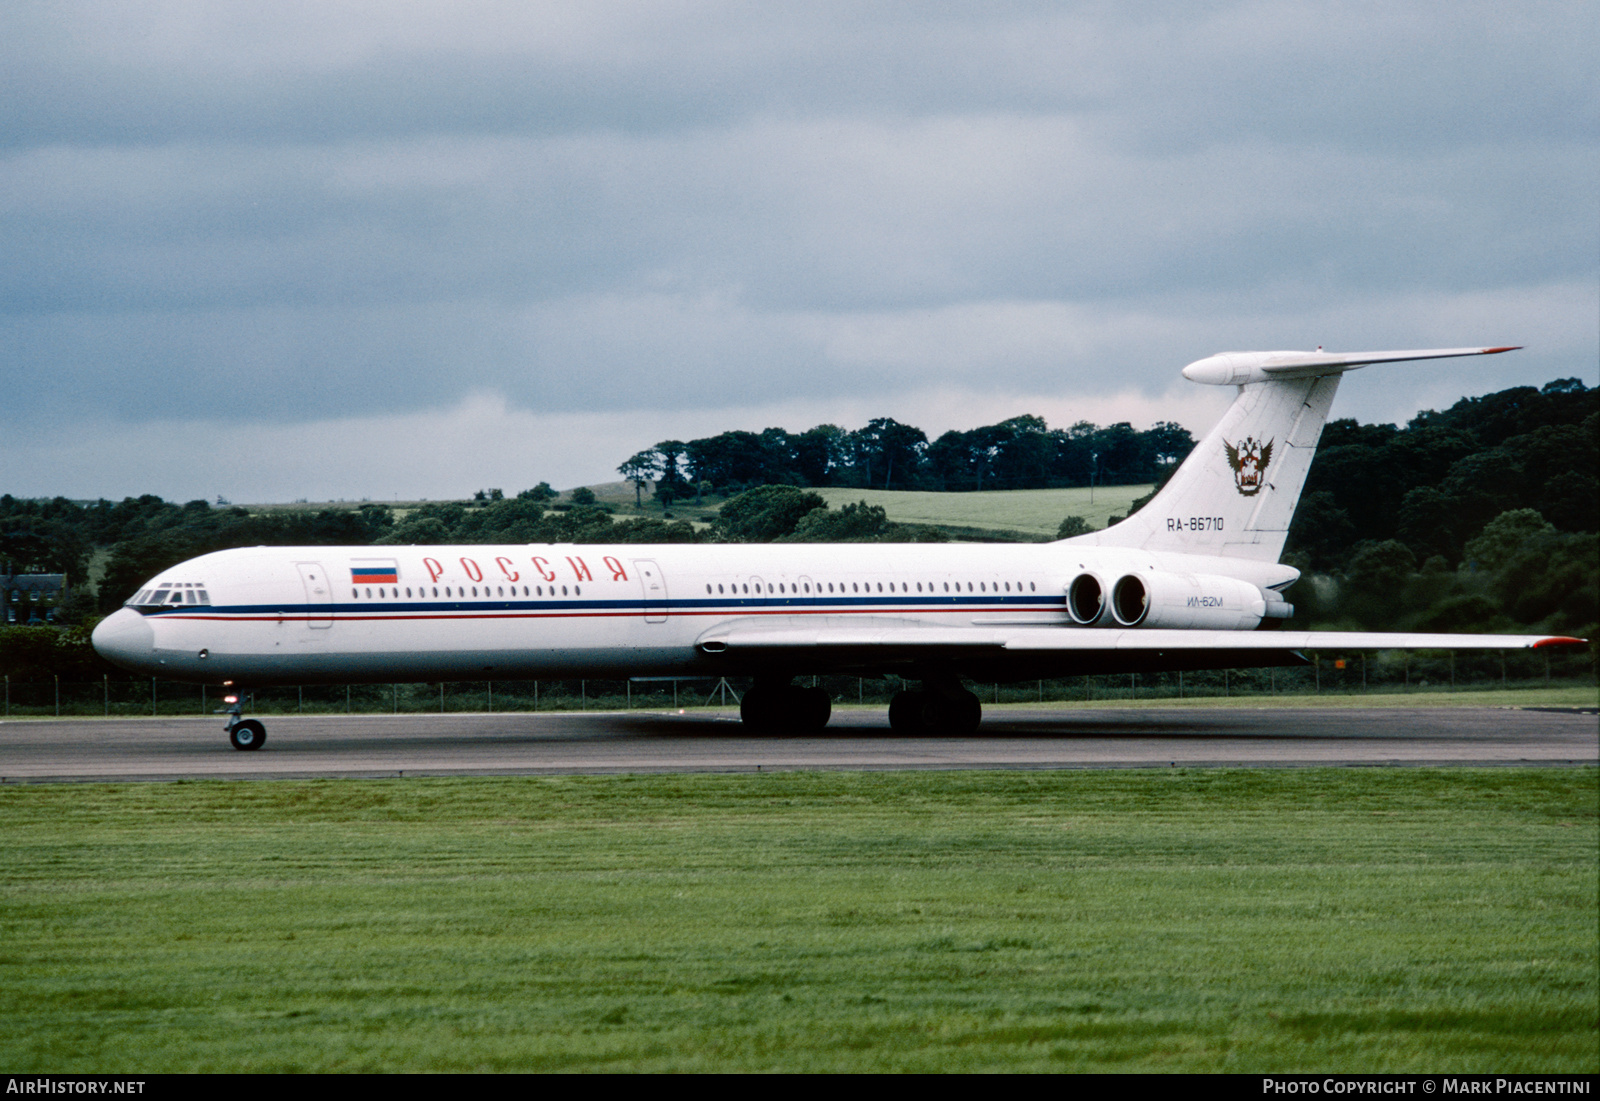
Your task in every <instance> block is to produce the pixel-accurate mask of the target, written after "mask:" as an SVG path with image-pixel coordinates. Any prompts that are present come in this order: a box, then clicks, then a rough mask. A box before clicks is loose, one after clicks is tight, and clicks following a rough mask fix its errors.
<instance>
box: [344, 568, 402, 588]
mask: <svg viewBox="0 0 1600 1101" xmlns="http://www.w3.org/2000/svg"><path fill="white" fill-rule="evenodd" d="M350 581H351V582H352V583H353V584H356V585H397V584H399V582H400V571H399V570H397V569H395V568H394V567H393V566H351V567H350Z"/></svg>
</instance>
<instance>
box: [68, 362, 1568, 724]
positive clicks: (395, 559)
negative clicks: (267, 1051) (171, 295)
mask: <svg viewBox="0 0 1600 1101" xmlns="http://www.w3.org/2000/svg"><path fill="white" fill-rule="evenodd" d="M1512 350H1514V349H1513V348H1509V347H1498V348H1436V349H1429V350H1422V351H1400V352H1359V353H1345V354H1336V353H1328V352H1324V351H1322V349H1321V348H1318V349H1317V351H1315V352H1227V353H1221V354H1218V355H1213V356H1209V357H1207V358H1205V359H1201V360H1197V361H1196V362H1194V363H1191V364H1189V365H1188V366H1187V367H1185V368H1184V370H1183V374H1184V376H1185V377H1186V378H1188V379H1190V380H1191V381H1193V382H1197V383H1202V384H1209V385H1215V386H1235V387H1237V388H1238V393H1237V397H1236V398H1235V399H1234V401H1233V403H1232V405H1231V406H1230V407H1229V408H1228V410H1227V412H1226V413H1225V414H1224V415H1223V417H1222V420H1221V421H1220V422H1219V423H1218V424H1217V426H1216V427H1215V428H1214V429H1213V430H1212V431H1211V433H1210V434H1209V435H1208V436H1206V438H1205V439H1204V440H1202V441H1201V442H1200V443H1199V444H1198V445H1197V446H1196V447H1195V449H1194V451H1193V452H1192V453H1191V454H1190V455H1189V457H1188V458H1187V459H1186V460H1185V461H1184V462H1183V463H1182V464H1181V466H1180V467H1179V468H1178V470H1176V471H1175V472H1174V473H1173V476H1172V478H1171V479H1170V480H1169V481H1168V482H1167V484H1166V485H1165V486H1164V487H1163V488H1162V489H1161V491H1160V492H1159V493H1158V494H1157V495H1156V496H1155V497H1154V499H1152V500H1151V501H1150V502H1149V503H1148V504H1146V505H1145V506H1144V507H1143V508H1142V509H1141V510H1139V511H1138V512H1136V513H1134V514H1133V515H1131V516H1129V517H1128V518H1126V519H1124V520H1122V521H1121V522H1119V523H1117V524H1114V525H1112V526H1110V527H1107V528H1105V529H1104V530H1101V531H1096V532H1091V533H1089V534H1085V535H1080V536H1075V537H1073V538H1069V539H1062V540H1057V541H1055V542H1052V543H1035V544H1008V545H995V544H965V545H963V544H925V543H924V544H882V543H859V544H858V543H851V544H820V543H791V544H768V545H746V544H718V545H705V544H687V545H610V546H596V545H572V544H530V545H520V546H371V547H253V548H241V549H235V550H225V551H217V552H215V553H212V554H206V555H202V556H200V557H198V558H194V559H191V560H189V561H187V562H184V563H182V564H180V565H177V566H174V567H172V568H171V569H168V570H164V571H162V572H161V573H160V574H158V575H157V576H155V577H154V578H152V579H151V580H150V581H149V582H148V583H147V584H146V585H144V586H143V587H142V588H141V589H140V590H139V592H138V593H137V594H135V595H134V596H133V597H131V598H130V599H129V600H128V601H127V603H126V604H125V606H124V607H122V608H121V609H119V610H118V611H116V612H115V613H113V614H112V615H110V616H108V617H107V618H106V619H104V620H102V621H101V622H100V624H99V625H98V626H97V627H96V628H95V630H94V634H93V639H92V641H93V644H94V647H95V649H96V650H97V651H98V652H99V653H100V654H101V655H102V656H103V657H105V658H106V659H107V660H109V661H111V662H113V663H115V664H116V665H119V666H121V667H123V668H125V669H129V670H133V671H135V672H139V673H144V674H148V675H151V676H159V677H163V678H166V679H170V680H177V681H188V682H191V683H205V684H218V683H221V684H223V685H226V686H228V687H229V688H230V689H231V691H232V693H233V694H232V695H230V696H229V697H228V698H229V700H230V701H231V702H232V704H233V706H232V708H231V709H230V710H229V712H228V715H229V719H228V723H227V728H226V729H227V733H228V737H229V740H230V742H231V744H232V745H233V747H234V748H235V749H240V750H257V749H260V748H261V746H262V745H263V744H264V742H265V741H266V728H265V727H264V726H263V725H262V724H261V723H260V722H259V721H257V720H254V719H246V718H244V717H243V714H242V712H243V710H244V701H245V700H246V699H247V698H248V695H247V694H248V691H250V690H256V689H260V688H265V687H269V686H274V685H293V684H312V683H362V682H364V683H382V684H388V683H402V682H414V681H446V680H486V679H494V680H532V679H537V678H580V677H585V678H624V677H654V678H666V677H707V678H716V677H729V676H739V677H748V678H752V680H753V684H752V686H751V687H750V688H749V690H748V691H746V693H745V694H744V697H743V699H742V700H741V701H740V715H741V718H742V720H743V722H744V723H745V724H746V725H747V726H749V727H750V728H752V729H754V730H756V731H759V732H770V733H796V732H805V731H815V730H820V729H821V728H822V727H824V726H825V725H826V724H827V722H828V719H829V715H830V711H831V704H830V700H829V697H828V694H827V693H826V692H825V691H823V690H822V689H820V688H816V687H810V688H808V687H802V686H800V685H796V684H795V683H794V680H795V678H796V677H800V676H804V675H837V674H848V675H873V676H881V675H884V674H887V673H895V674H898V675H899V676H901V677H903V678H905V679H906V680H908V681H912V682H919V683H920V687H917V688H908V689H905V690H903V691H900V692H898V693H896V694H895V696H894V697H893V698H892V700H891V702H890V704H889V716H888V717H889V725H890V727H891V728H892V729H893V730H895V731H897V732H914V731H919V730H921V731H928V732H936V733H944V734H967V733H971V732H973V731H975V730H976V729H977V728H978V725H979V723H980V721H981V719H982V706H981V705H980V703H979V701H978V698H977V696H976V695H974V694H973V693H972V692H970V691H968V690H967V689H966V688H965V687H964V686H963V685H962V681H961V678H962V677H967V678H971V679H974V680H979V681H985V682H988V681H995V682H1001V681H1018V680H1033V679H1036V678H1054V677H1063V676H1074V675H1083V674H1106V673H1153V672H1176V671H1182V670H1195V669H1221V668H1228V669H1241V668H1265V667H1276V666H1299V665H1305V664H1307V663H1308V659H1307V658H1306V657H1305V656H1304V654H1303V653H1302V651H1304V650H1314V649H1339V650H1360V649H1368V650H1392V649H1457V650H1469V649H1473V650H1508V649H1530V648H1531V649H1538V648H1542V647H1551V646H1565V645H1581V644H1583V642H1584V640H1582V639H1570V638H1563V637H1549V636H1539V635H1468V634H1416V633H1377V632H1348V631H1316V632H1313V631H1291V630H1284V629H1283V626H1284V621H1285V620H1287V619H1288V618H1289V617H1290V616H1291V615H1292V614H1293V611H1294V609H1293V606H1292V605H1291V604H1289V603H1288V602H1287V601H1286V600H1285V599H1284V596H1283V593H1284V591H1285V590H1286V589H1288V588H1289V586H1290V585H1292V584H1293V583H1294V582H1295V581H1296V580H1297V579H1298V578H1299V576H1300V573H1299V571H1298V570H1296V569H1294V568H1293V567H1290V566H1285V565H1283V564H1281V563H1280V562H1279V558H1280V557H1281V555H1282V552H1283V545H1284V539H1285V538H1286V537H1287V535H1288V530H1289V522H1290V520H1291V519H1292V517H1293V515H1294V510H1295V505H1296V503H1297V502H1298V500H1299V497H1300V492H1301V488H1302V487H1303V486H1304V484H1305V478H1306V472H1307V470H1308V469H1309V468H1310V466H1311V459H1312V456H1313V454H1314V453H1315V451H1316V446H1317V440H1318V438H1319V437H1320V435H1321V433H1322V426H1323V423H1324V422H1325V421H1326V419H1327V416H1328V410H1329V408H1330V407H1331V405H1332V402H1333V397H1334V393H1335V391H1337V389H1338V387H1339V382H1340V379H1341V378H1342V377H1343V375H1344V373H1345V372H1346V371H1350V370H1354V369H1356V368H1359V367H1365V366H1368V365H1371V364H1378V363H1396V362H1401V361H1409V360H1424V359H1445V358H1450V357H1456V356H1469V355H1494V354H1497V353H1500V352H1507V351H1512Z"/></svg>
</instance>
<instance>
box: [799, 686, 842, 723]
mask: <svg viewBox="0 0 1600 1101" xmlns="http://www.w3.org/2000/svg"><path fill="white" fill-rule="evenodd" d="M792 691H793V692H794V694H795V696H796V700H795V703H796V707H795V709H794V714H795V717H796V718H797V719H798V720H799V722H798V723H797V724H796V729H798V730H801V731H804V732H806V733H815V732H816V731H819V730H821V729H822V728H823V727H825V726H827V725H828V720H829V719H830V718H832V717H833V700H832V698H830V697H829V695H828V690H827V689H826V688H795V689H792Z"/></svg>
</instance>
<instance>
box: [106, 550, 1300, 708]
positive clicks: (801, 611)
mask: <svg viewBox="0 0 1600 1101" xmlns="http://www.w3.org/2000/svg"><path fill="white" fill-rule="evenodd" d="M1086 572H1088V573H1091V574H1094V575H1097V576H1098V577H1100V578H1102V579H1104V581H1105V583H1106V590H1107V591H1108V592H1109V591H1110V585H1111V584H1112V583H1113V582H1115V580H1116V579H1117V578H1118V577H1120V576H1124V575H1127V574H1129V573H1139V574H1144V575H1150V576H1154V575H1158V574H1160V575H1166V576H1183V577H1188V578H1192V579H1198V580H1197V581H1196V590H1195V591H1197V592H1201V593H1202V597H1203V600H1204V601H1205V602H1208V603H1207V604H1206V606H1207V617H1208V618H1207V620H1206V623H1205V625H1206V626H1208V627H1211V628H1213V629H1215V628H1218V627H1222V628H1225V629H1230V630H1248V629H1250V628H1253V627H1255V626H1256V625H1257V624H1258V623H1259V622H1260V609H1259V603H1257V605H1256V606H1255V607H1254V608H1252V607H1249V606H1247V605H1249V604H1250V603H1251V600H1250V599H1249V597H1248V595H1246V597H1245V598H1244V599H1240V598H1239V597H1238V592H1237V590H1239V589H1248V590H1252V591H1258V592H1263V593H1264V592H1265V590H1267V589H1272V588H1276V589H1281V588H1282V587H1283V586H1285V585H1286V584H1288V583H1289V582H1290V581H1292V580H1293V579H1294V578H1295V577H1296V576H1297V573H1296V571H1295V570H1294V569H1292V568H1290V567H1286V566H1281V565H1277V564H1273V563H1263V562H1253V561H1244V560H1239V559H1223V558H1213V557H1202V556H1196V555H1183V554H1173V553H1164V552H1147V551H1139V550H1130V549H1126V548H1106V547H1096V546H1091V545H1085V544H1082V543H1076V542H1073V541H1067V542H1058V543H1049V544H1031V545H1023V546H1019V545H1015V544H998V545H995V544H987V545H985V544H951V545H945V544H881V543H874V544H804V543H798V544H767V545H727V544H721V545H702V544H682V545H676V544H665V545H631V546H630V545H612V546H602V545H594V546H589V545H583V546H578V545H548V544H546V545H520V546H437V547H382V546H378V547H258V548H251V549H240V550H230V551H219V552H217V553H214V554H208V555H204V556H202V557H200V558H196V559H192V560H190V561H188V562H185V563H182V564H181V565H178V566H175V567H173V568H172V569H170V570H167V571H165V572H163V573H162V574H160V575H159V576H157V577H156V578H154V579H152V580H151V581H150V582H149V583H148V584H147V585H146V586H145V588H144V589H142V590H141V592H140V594H139V595H138V596H136V597H135V598H134V599H133V600H132V601H130V602H129V606H128V607H125V608H123V609H122V610H120V611H118V612H117V613H116V614H115V615H113V616H111V617H108V618H107V619H106V620H104V621H103V622H102V623H101V625H100V627H99V628H98V629H97V630H96V632H95V645H96V648H97V649H99V650H100V652H101V653H102V654H104V655H105V656H106V657H108V658H109V659H111V660H112V661H115V662H116V663H117V664H119V665H122V666H124V667H126V668H130V669H134V670H137V671H140V672H144V673H148V674H150V675H154V676H160V677H163V678H168V679H173V680H187V681H198V682H209V683H221V682H233V683H238V684H243V685H255V686H265V685H270V684H294V683H314V682H346V681H355V682H360V681H376V682H389V681H395V682H404V681H431V680H466V679H475V680H483V679H508V680H510V679H532V678H537V677H582V676H589V677H624V676H640V677H643V676H700V675H712V676H716V675H723V674H744V673H755V672H759V671H763V669H762V668H761V667H758V666H756V665H752V664H749V663H748V662H747V661H745V660H744V659H741V658H739V657H737V656H735V655H731V654H715V653H707V652H705V651H704V650H702V649H701V647H700V646H699V645H698V643H699V642H700V640H701V639H702V638H703V636H705V635H707V633H708V632H710V631H713V630H717V629H725V628H726V627H727V626H728V625H729V624H730V623H732V622H735V621H739V622H745V623H760V624H762V625H771V626H774V627H777V626H781V625H794V626H796V627H799V626H801V625H802V624H806V625H813V624H818V623H829V624H846V623H848V624H850V625H851V626H860V625H872V624H874V623H878V622H881V623H883V624H884V626H885V628H886V629H895V628H903V627H905V626H907V625H916V626H928V627H976V626H985V625H1005V624H1014V625H1032V626H1048V627H1056V628H1060V629H1062V630H1075V631H1076V630H1094V629H1096V628H1097V627H1098V626H1101V625H1102V624H1101V623H1100V622H1097V623H1095V624H1091V625H1080V624H1076V623H1074V622H1073V621H1072V620H1071V619H1070V618H1069V616H1068V614H1067V610H1066V604H1065V594H1066V590H1067V588H1068V586H1069V585H1071V583H1072V581H1073V579H1074V578H1076V577H1080V576H1082V575H1083V574H1084V573H1086ZM1218 578H1231V579H1234V581H1235V582H1244V583H1246V584H1245V585H1244V586H1240V585H1237V584H1235V585H1234V586H1233V587H1232V588H1230V589H1227V590H1226V591H1223V588H1222V587H1219V586H1217V585H1216V584H1215V581H1216V579H1218ZM1208 586H1210V587H1211V588H1213V589H1215V590H1216V592H1215V595H1214V596H1206V595H1204V594H1205V593H1206V591H1207V589H1208ZM1104 623H1105V624H1107V625H1109V624H1110V619H1109V616H1107V617H1106V618H1105V619H1104ZM888 658H889V656H888V655H882V656H879V657H875V658H874V659H873V660H872V661H870V662H868V663H866V664H867V665H868V666H872V667H884V666H885V665H886V664H892V661H890V660H888ZM861 668H863V665H862V663H861V662H859V661H855V660H846V659H844V658H841V657H840V656H838V655H834V654H826V653H823V652H821V651H819V652H818V654H817V656H816V658H815V660H810V661H805V660H801V661H799V662H798V663H797V660H796V659H795V657H794V656H793V655H789V656H787V657H786V658H785V665H784V671H785V672H788V673H791V674H808V673H828V672H845V671H857V670H859V669H861Z"/></svg>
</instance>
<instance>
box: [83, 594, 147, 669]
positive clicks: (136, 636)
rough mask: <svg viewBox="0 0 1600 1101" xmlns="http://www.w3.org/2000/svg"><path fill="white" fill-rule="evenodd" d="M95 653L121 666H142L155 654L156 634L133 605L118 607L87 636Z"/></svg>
mask: <svg viewBox="0 0 1600 1101" xmlns="http://www.w3.org/2000/svg"><path fill="white" fill-rule="evenodd" d="M89 641H90V643H92V644H93V646H94V649H95V652H96V653H97V654H99V655H100V656H101V657H103V658H105V659H106V660H107V661H109V662H111V663H112V664H113V665H120V666H122V667H123V668H124V669H135V670H138V669H143V668H145V667H147V666H148V665H150V664H151V660H152V658H153V656H154V654H155V648H156V633H155V631H154V630H152V629H151V627H150V624H149V622H148V621H147V620H146V619H145V618H144V616H142V615H140V614H139V613H138V612H136V611H134V610H133V609H132V608H119V609H118V610H117V611H115V612H112V613H111V614H110V615H108V616H106V617H105V618H104V619H102V620H101V621H100V623H99V624H98V625H97V626H96V627H95V629H94V634H92V635H90V636H89Z"/></svg>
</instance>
